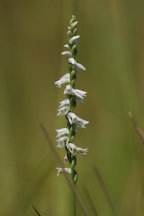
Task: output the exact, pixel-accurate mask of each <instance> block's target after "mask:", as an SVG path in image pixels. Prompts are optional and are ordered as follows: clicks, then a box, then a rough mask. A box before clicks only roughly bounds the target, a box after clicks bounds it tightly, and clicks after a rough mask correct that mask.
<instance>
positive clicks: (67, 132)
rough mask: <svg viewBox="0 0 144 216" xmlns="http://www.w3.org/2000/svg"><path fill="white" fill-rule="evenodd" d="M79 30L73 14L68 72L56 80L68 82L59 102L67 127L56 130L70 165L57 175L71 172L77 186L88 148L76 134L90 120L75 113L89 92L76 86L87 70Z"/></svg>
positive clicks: (65, 159) (69, 41)
mask: <svg viewBox="0 0 144 216" xmlns="http://www.w3.org/2000/svg"><path fill="white" fill-rule="evenodd" d="M77 30H78V21H77V19H76V17H75V16H72V18H71V19H70V22H69V26H68V31H67V36H68V43H67V44H65V45H64V47H65V48H67V50H66V51H64V52H62V53H61V54H62V55H66V56H67V64H68V73H66V74H65V75H63V76H62V77H61V78H60V79H59V80H58V81H56V82H55V85H56V87H59V88H60V87H61V86H62V85H63V84H66V87H65V89H64V95H66V98H65V99H64V100H62V101H60V102H59V108H58V114H57V115H58V116H65V118H66V121H67V127H66V128H62V129H58V130H56V131H57V136H56V137H57V138H58V139H57V143H58V145H57V147H58V148H64V149H65V151H66V155H65V157H64V161H68V162H69V167H67V168H59V167H57V168H56V169H57V175H58V176H59V174H60V173H68V174H71V177H72V181H73V184H74V185H75V186H76V182H77V180H78V173H77V171H76V161H77V158H76V157H77V154H81V155H86V154H87V152H88V148H85V149H83V148H81V147H77V146H76V145H75V144H74V140H75V135H76V132H77V131H78V130H79V128H85V125H86V124H88V123H89V121H86V120H83V119H81V118H80V117H78V116H77V115H76V114H75V113H74V109H75V107H76V104H77V102H79V103H83V100H84V98H85V96H86V94H87V92H85V91H82V90H79V89H76V88H75V84H76V78H77V74H78V73H79V71H80V70H84V71H85V70H86V69H85V67H84V66H83V65H81V64H80V63H78V62H77V61H76V55H77V46H78V39H79V38H80V36H79V35H77ZM73 203H74V205H73V207H74V215H76V201H75V196H74V199H73Z"/></svg>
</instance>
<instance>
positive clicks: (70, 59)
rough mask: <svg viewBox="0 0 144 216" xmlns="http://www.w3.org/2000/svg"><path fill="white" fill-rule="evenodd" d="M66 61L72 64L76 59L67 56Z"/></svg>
mask: <svg viewBox="0 0 144 216" xmlns="http://www.w3.org/2000/svg"><path fill="white" fill-rule="evenodd" d="M68 62H69V63H71V64H72V65H74V64H75V63H76V60H75V59H74V58H69V59H68Z"/></svg>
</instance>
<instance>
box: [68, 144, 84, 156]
mask: <svg viewBox="0 0 144 216" xmlns="http://www.w3.org/2000/svg"><path fill="white" fill-rule="evenodd" d="M67 148H68V150H69V151H70V152H71V154H73V155H76V154H77V153H78V154H81V155H86V154H87V153H88V148H85V149H83V148H80V147H77V146H76V145H75V144H73V143H68V144H67Z"/></svg>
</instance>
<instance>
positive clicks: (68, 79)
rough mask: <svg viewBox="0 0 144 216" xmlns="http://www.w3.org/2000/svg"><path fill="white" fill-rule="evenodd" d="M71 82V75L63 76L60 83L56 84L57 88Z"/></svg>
mask: <svg viewBox="0 0 144 216" xmlns="http://www.w3.org/2000/svg"><path fill="white" fill-rule="evenodd" d="M69 82H70V74H69V73H67V74H65V75H64V76H62V77H61V78H60V79H59V80H58V81H56V82H55V85H56V87H59V88H60V87H61V85H62V84H64V83H69Z"/></svg>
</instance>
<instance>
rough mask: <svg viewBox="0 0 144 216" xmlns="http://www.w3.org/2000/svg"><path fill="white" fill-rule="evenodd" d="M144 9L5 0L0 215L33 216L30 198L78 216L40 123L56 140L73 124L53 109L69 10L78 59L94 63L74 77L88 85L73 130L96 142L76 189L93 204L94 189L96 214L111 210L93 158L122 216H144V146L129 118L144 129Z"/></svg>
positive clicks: (0, 45)
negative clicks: (81, 122) (82, 125)
mask: <svg viewBox="0 0 144 216" xmlns="http://www.w3.org/2000/svg"><path fill="white" fill-rule="evenodd" d="M143 11H144V1H143V0H126V1H125V0H108V1H107V0H89V1H88V0H77V1H72V0H53V1H50V0H47V1H46V0H41V1H38V0H25V1H23V0H22V1H18V0H1V2H0V50H1V52H0V215H1V216H32V215H36V214H35V212H34V210H33V209H32V207H31V205H32V204H34V205H35V206H36V208H37V209H38V210H39V212H40V213H41V215H42V216H48V215H51V216H66V215H69V216H71V215H72V213H71V211H72V207H71V199H72V198H71V190H70V189H69V187H68V185H67V183H66V181H65V179H64V177H63V176H62V175H61V176H60V177H57V176H56V169H55V168H56V166H57V165H58V164H57V161H56V159H55V156H54V155H53V154H52V153H51V151H50V149H49V146H48V143H47V142H46V139H45V137H44V134H43V133H42V131H41V129H40V123H43V125H44V126H45V127H46V129H47V131H48V132H49V135H50V137H51V138H52V140H53V142H54V145H55V146H56V141H55V140H56V138H55V135H56V133H55V129H57V128H61V127H64V126H65V123H66V122H65V120H63V118H61V117H57V116H56V114H57V107H58V101H60V100H61V99H63V98H64V96H63V90H64V88H62V89H60V90H59V89H57V88H55V86H54V82H55V81H56V80H58V79H59V77H60V76H61V75H63V74H65V73H67V65H66V58H65V57H62V56H61V55H60V53H61V51H63V50H64V49H63V45H64V44H65V43H66V40H67V38H66V31H67V25H68V22H69V19H70V17H71V15H72V14H75V15H76V16H77V18H78V21H79V34H80V35H81V38H80V41H79V48H78V51H79V52H78V56H77V60H78V62H80V63H82V64H83V65H84V66H85V67H86V68H87V71H86V72H85V71H84V72H83V71H81V72H80V74H79V75H78V76H77V84H76V85H77V88H79V89H82V90H85V91H87V92H88V96H87V98H86V100H85V104H80V105H78V106H77V108H76V113H77V114H78V115H79V116H80V117H82V118H84V119H86V120H89V121H90V124H89V125H88V126H87V129H83V130H81V132H80V133H78V135H77V138H76V144H77V145H78V146H81V147H88V148H89V153H88V155H87V156H86V157H82V156H78V163H77V171H78V174H79V181H78V184H77V187H78V190H79V191H80V193H81V195H82V197H83V199H84V201H85V203H86V205H87V204H88V202H87V198H86V196H85V193H84V190H83V189H84V187H87V189H88V190H89V193H90V194H91V197H92V199H93V201H94V203H95V206H96V209H97V211H98V215H99V216H111V215H113V214H112V211H111V209H110V207H109V205H108V203H107V201H106V199H105V196H104V193H103V191H102V190H101V187H100V186H99V184H98V181H97V179H96V176H95V174H94V173H93V170H92V168H91V165H92V164H94V165H96V167H97V168H98V169H99V170H100V172H101V174H102V176H103V179H104V181H105V184H106V186H107V188H108V190H109V193H110V194H111V197H112V199H113V202H114V204H115V207H116V208H117V211H118V212H119V215H123V216H128V215H131V216H142V215H144V154H143V152H142V151H141V146H140V144H139V141H138V138H137V135H136V133H135V131H134V128H133V126H132V124H131V121H130V120H129V117H128V112H129V111H132V112H133V113H134V115H135V117H136V119H137V121H138V123H139V125H140V126H141V128H143V129H144V117H143V115H144V94H143V92H144V60H143V59H144V41H143V38H144V25H143V20H144V13H143ZM58 152H59V153H60V155H61V157H62V158H63V156H64V152H63V150H59V151H58ZM77 209H78V215H83V213H82V211H81V209H80V207H79V206H78V208H77ZM88 210H89V211H90V213H91V210H90V207H89V206H88ZM91 215H92V214H91Z"/></svg>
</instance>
